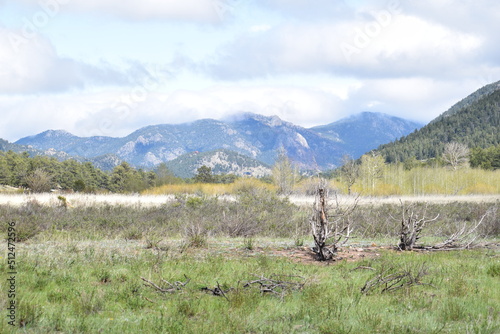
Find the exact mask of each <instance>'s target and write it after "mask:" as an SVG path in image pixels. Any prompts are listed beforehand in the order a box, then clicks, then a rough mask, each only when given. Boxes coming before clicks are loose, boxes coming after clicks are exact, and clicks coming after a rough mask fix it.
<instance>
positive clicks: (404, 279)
mask: <svg viewBox="0 0 500 334" xmlns="http://www.w3.org/2000/svg"><path fill="white" fill-rule="evenodd" d="M393 269H394V268H389V269H388V270H382V273H380V274H379V275H377V276H375V277H374V278H372V279H370V280H368V281H366V283H365V285H364V286H363V287H362V288H361V292H362V293H363V294H368V293H369V292H371V291H373V290H375V289H377V288H379V287H382V289H381V292H382V293H384V292H390V291H395V290H398V289H401V288H404V287H412V286H415V285H429V286H433V285H432V284H430V283H424V282H422V281H421V278H422V277H423V276H425V275H427V270H426V267H425V264H423V265H422V266H421V267H420V268H419V269H418V271H417V272H416V273H413V272H412V271H411V270H404V271H400V272H396V273H392V274H388V272H390V271H392V270H393Z"/></svg>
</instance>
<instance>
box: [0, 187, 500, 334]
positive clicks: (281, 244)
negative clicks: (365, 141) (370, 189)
mask: <svg viewBox="0 0 500 334" xmlns="http://www.w3.org/2000/svg"><path fill="white" fill-rule="evenodd" d="M235 196H236V197H234V198H233V199H231V200H228V199H224V198H223V197H216V196H208V195H203V194H201V193H200V192H198V193H197V195H196V193H195V194H194V195H190V196H187V195H179V194H178V195H176V196H175V197H173V198H172V199H171V200H169V201H164V202H163V203H158V204H157V205H152V206H146V205H124V204H120V203H114V204H109V203H92V204H91V205H74V206H71V205H69V204H68V203H67V202H66V201H64V200H62V199H60V200H58V201H55V202H50V201H49V202H47V203H44V204H42V203H40V202H38V201H37V200H36V197H30V198H28V199H27V200H26V201H25V202H24V203H22V204H20V205H11V204H3V205H0V217H1V221H2V222H5V223H4V224H3V225H2V226H1V227H0V233H2V235H7V225H8V224H7V223H6V222H15V227H16V242H15V246H16V259H17V268H16V269H17V276H16V302H17V309H16V324H17V325H18V326H17V327H15V328H13V327H12V326H10V325H9V324H8V321H7V317H6V315H7V306H8V302H9V300H8V299H7V298H5V297H6V296H7V291H8V288H9V287H8V281H7V280H6V279H2V280H1V281H0V293H1V294H2V298H0V309H2V310H3V311H2V312H3V313H4V314H2V321H1V322H0V332H1V333H58V332H60V333H117V332H121V333H376V332H380V333H402V332H403V333H434V332H435V333H438V332H439V333H457V332H461V333H498V332H500V309H499V307H498V305H500V290H499V289H498V286H499V283H500V249H499V244H500V239H499V235H500V223H499V221H500V219H499V214H500V212H499V211H498V207H499V205H500V203H499V201H496V202H469V203H465V204H464V202H449V203H439V204H437V203H423V202H421V203H418V204H416V206H415V210H416V212H418V213H419V214H425V215H426V216H427V217H434V216H435V215H436V214H438V213H439V214H440V218H439V219H438V220H437V221H436V222H434V223H432V224H429V225H428V226H427V227H426V229H425V231H424V232H423V235H424V238H423V239H422V243H423V244H427V243H428V244H432V243H434V242H438V241H442V240H444V239H446V238H447V236H449V235H450V234H452V233H454V232H455V231H456V230H457V229H460V228H462V227H463V226H466V227H472V226H474V225H475V223H476V222H477V221H479V220H480V219H481V217H483V215H485V214H486V213H488V214H487V215H486V216H485V218H484V220H483V224H481V225H480V226H479V227H478V229H477V230H476V231H475V233H477V235H478V236H479V239H478V242H480V243H481V244H482V247H479V248H478V249H470V250H455V251H440V252H439V251H438V252H398V251H396V250H394V247H392V246H395V245H397V243H398V241H399V240H398V236H399V230H398V228H399V226H400V224H401V222H400V219H401V207H400V206H399V205H398V204H364V205H360V206H359V207H358V208H357V209H356V210H355V211H354V213H353V216H352V221H353V224H354V225H353V227H354V228H355V232H354V234H355V238H353V239H352V240H351V241H350V242H349V244H348V245H347V246H346V247H344V249H343V253H342V254H343V255H342V259H340V260H338V261H335V262H326V263H325V262H318V261H315V260H314V259H313V258H312V252H311V251H310V249H309V247H311V246H312V237H311V236H310V227H309V218H310V216H311V207H310V206H309V205H307V206H300V205H296V204H294V203H292V202H291V201H290V200H288V198H283V197H278V196H276V195H275V194H274V192H273V191H270V190H268V189H267V188H266V187H251V186H246V187H241V188H240V189H239V195H235ZM4 241H5V242H4V243H3V244H4V245H5V247H4V249H5V252H2V253H0V256H2V261H0V271H1V272H2V273H5V274H4V275H3V277H5V276H7V272H8V267H7V262H6V261H5V259H6V258H7V242H6V240H4ZM354 254H355V255H356V256H355V257H354ZM351 255H352V256H351ZM391 277H400V279H399V281H390V282H389V283H380V282H379V284H376V282H377V278H378V281H380V279H389V278H391ZM264 279H267V280H271V279H273V280H274V281H273V282H274V283H275V286H274V287H273V288H271V289H270V292H262V291H261V285H260V283H259V282H256V283H253V284H247V283H249V282H252V281H259V280H260V281H261V283H262V282H267V281H264ZM276 281H279V282H278V283H276ZM374 282H375V283H374ZM396 282H397V284H396V285H393V284H394V283H396ZM391 286H392V288H390V289H387V288H388V287H391ZM363 288H365V289H364V290H363ZM217 289H220V290H222V291H223V293H218V294H217V293H215V292H216V291H218V290H217Z"/></svg>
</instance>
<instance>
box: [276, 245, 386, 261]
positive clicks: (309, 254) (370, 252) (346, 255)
mask: <svg viewBox="0 0 500 334" xmlns="http://www.w3.org/2000/svg"><path fill="white" fill-rule="evenodd" d="M389 249H391V247H381V246H370V247H348V248H344V249H342V250H340V251H339V252H338V253H337V257H336V258H335V259H333V260H331V261H325V262H320V261H318V260H317V259H316V256H315V254H314V253H313V251H312V250H311V249H310V248H308V247H300V248H296V249H284V250H274V251H271V252H270V254H271V255H274V256H283V257H287V258H289V259H291V260H292V261H294V262H298V263H316V264H325V265H329V264H335V263H339V262H342V261H348V262H355V261H360V260H365V259H373V258H376V257H379V256H380V252H381V251H383V250H389Z"/></svg>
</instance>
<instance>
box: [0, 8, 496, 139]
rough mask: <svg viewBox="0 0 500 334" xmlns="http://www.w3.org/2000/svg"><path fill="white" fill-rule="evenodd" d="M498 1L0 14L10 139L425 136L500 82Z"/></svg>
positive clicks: (0, 92)
mask: <svg viewBox="0 0 500 334" xmlns="http://www.w3.org/2000/svg"><path fill="white" fill-rule="evenodd" d="M498 31H500V2H499V1H497V0H474V1H473V0H461V1H458V0H418V1H417V0H386V1H381V0H370V1H367V0H366V1H364V0H352V1H349V0H315V1H311V0H182V1H181V0H163V1H160V0H141V1H139V0H136V1H133V0H0V116H1V121H0V138H3V139H6V140H9V141H16V140H18V139H20V138H22V137H25V136H29V135H34V134H37V133H40V132H43V131H45V130H48V129H63V130H66V131H69V132H71V133H73V134H75V135H78V136H96V135H97V136H113V137H120V136H125V135H127V134H129V133H131V132H133V131H134V130H136V129H139V128H141V127H144V126H147V125H152V124H165V123H169V124H173V123H184V122H191V121H194V120H197V119H202V118H214V119H224V118H227V117H229V116H230V115H233V114H236V113H241V112H254V113H259V114H263V115H277V116H279V117H280V118H282V119H283V120H286V121H289V122H292V123H295V124H297V125H301V126H304V127H312V126H315V125H320V124H328V123H331V122H334V121H337V120H339V119H341V118H344V117H347V116H349V115H353V114H356V113H359V112H362V111H372V112H383V113H386V114H390V115H394V116H398V117H402V118H406V119H409V120H414V121H419V122H423V123H426V122H429V121H430V120H432V119H434V118H435V117H437V116H438V115H439V114H441V113H443V112H444V111H446V110H447V109H448V108H449V107H451V106H452V105H453V104H454V103H456V102H458V101H459V100H461V99H462V98H464V97H466V96H467V95H469V94H470V93H472V92H474V91H475V90H477V89H479V88H481V87H482V86H484V85H486V84H489V83H492V82H495V81H498V80H500V34H499V33H498Z"/></svg>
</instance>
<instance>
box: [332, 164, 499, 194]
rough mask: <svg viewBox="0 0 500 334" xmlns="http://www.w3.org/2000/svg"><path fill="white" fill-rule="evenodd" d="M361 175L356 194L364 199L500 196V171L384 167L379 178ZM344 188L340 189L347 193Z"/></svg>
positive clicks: (377, 176)
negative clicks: (424, 196) (374, 197)
mask: <svg viewBox="0 0 500 334" xmlns="http://www.w3.org/2000/svg"><path fill="white" fill-rule="evenodd" d="M373 175H374V174H368V173H364V174H361V175H360V177H359V179H358V180H357V182H356V183H355V185H354V186H353V191H354V192H357V193H361V194H363V195H371V196H390V195H475V194H478V195H491V194H500V170H496V171H489V170H483V169H474V168H462V169H459V170H452V169H449V168H445V167H442V168H430V167H418V168H413V169H411V170H405V169H404V168H403V166H402V165H385V166H383V168H382V171H381V173H380V174H379V175H375V177H373ZM345 188H346V186H345V185H342V186H340V187H338V189H340V190H344V189H345Z"/></svg>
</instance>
